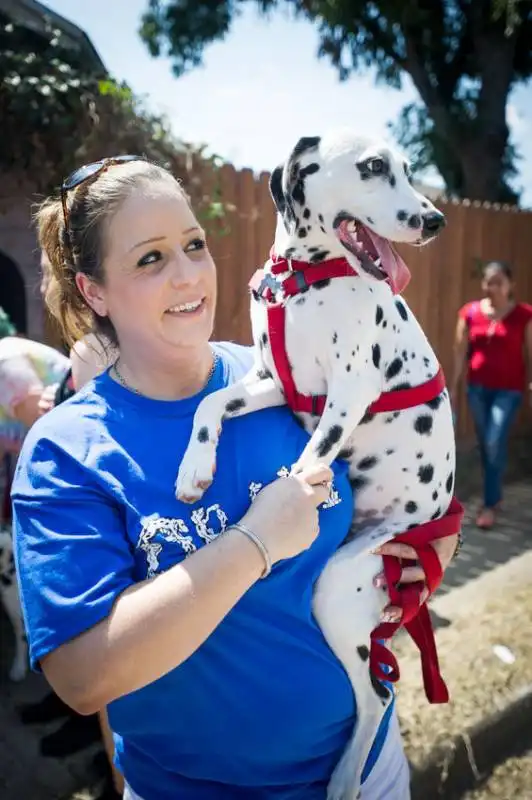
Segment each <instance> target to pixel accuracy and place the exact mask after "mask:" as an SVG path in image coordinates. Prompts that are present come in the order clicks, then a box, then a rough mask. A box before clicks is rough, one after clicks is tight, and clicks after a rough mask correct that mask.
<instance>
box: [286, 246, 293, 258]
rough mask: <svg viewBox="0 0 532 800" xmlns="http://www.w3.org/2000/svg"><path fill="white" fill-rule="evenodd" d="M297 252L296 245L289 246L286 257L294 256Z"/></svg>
mask: <svg viewBox="0 0 532 800" xmlns="http://www.w3.org/2000/svg"><path fill="white" fill-rule="evenodd" d="M295 252H296V248H295V247H288V248H287V250H286V253H285V256H286V258H292V256H293V255H294V253H295Z"/></svg>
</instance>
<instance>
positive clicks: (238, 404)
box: [225, 397, 246, 414]
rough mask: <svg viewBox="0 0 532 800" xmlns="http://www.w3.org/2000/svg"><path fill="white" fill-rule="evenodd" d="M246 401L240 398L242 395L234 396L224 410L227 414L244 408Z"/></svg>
mask: <svg viewBox="0 0 532 800" xmlns="http://www.w3.org/2000/svg"><path fill="white" fill-rule="evenodd" d="M245 406H246V401H245V400H243V399H242V397H235V399H234V400H230V401H229V402H228V403H227V405H226V406H225V410H226V411H227V413H228V414H233V413H234V412H235V411H240V409H241V408H245Z"/></svg>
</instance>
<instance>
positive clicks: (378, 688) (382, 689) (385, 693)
mask: <svg viewBox="0 0 532 800" xmlns="http://www.w3.org/2000/svg"><path fill="white" fill-rule="evenodd" d="M369 678H370V681H371V685H372V686H373V690H374V692H375V694H376V695H377V697H380V698H381V700H387V699H388V697H389V696H390V690H389V689H388V688H387V687H386V686H385V685H384V684H383V683H381V681H380V680H379V679H378V678H376V677H375V675H374V674H373V672H371V670H370V673H369Z"/></svg>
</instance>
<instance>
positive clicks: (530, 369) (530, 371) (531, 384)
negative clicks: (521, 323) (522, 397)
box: [525, 320, 532, 406]
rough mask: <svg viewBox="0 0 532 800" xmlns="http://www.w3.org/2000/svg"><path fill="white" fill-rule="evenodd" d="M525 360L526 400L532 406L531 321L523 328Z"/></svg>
mask: <svg viewBox="0 0 532 800" xmlns="http://www.w3.org/2000/svg"><path fill="white" fill-rule="evenodd" d="M525 360H526V370H527V391H528V400H529V403H530V405H531V406H532V320H530V322H529V323H528V324H527V326H526V328H525Z"/></svg>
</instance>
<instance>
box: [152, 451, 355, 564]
mask: <svg viewBox="0 0 532 800" xmlns="http://www.w3.org/2000/svg"><path fill="white" fill-rule="evenodd" d="M277 474H278V475H279V477H287V476H288V475H289V474H290V471H289V470H288V468H287V467H282V468H281V469H280V470H279V471H278V473H277ZM262 488H263V484H262V483H257V482H255V481H251V483H250V484H249V485H248V492H249V499H250V501H251V502H253V500H255V498H256V497H257V495H258V494H259V492H260V490H261V489H262ZM341 502H342V501H341V499H340V497H339V495H338V492H337V491H336V489H335V488H334V485H333V486H332V488H331V493H330V495H329V498H328V500H327V502H325V503H324V504H323V508H332V507H333V506H336V505H338V503H341ZM227 522H228V518H227V514H226V513H225V511H224V510H223V508H221V506H220V504H219V503H213V505H210V506H208V507H207V508H204V507H203V506H200V507H199V508H195V509H194V511H192V513H191V515H190V521H189V522H188V524H187V522H185V520H184V519H177V518H175V517H159V516H157V515H152V516H151V517H147V518H145V519H144V520H143V524H142V530H141V532H140V536H139V538H138V541H137V549H138V550H142V551H143V552H144V553H145V554H146V562H147V573H146V577H147V578H153V576H154V575H156V574H157V573H158V572H160V571H161V570H160V560H159V556H160V554H161V552H162V550H163V547H164V543H166V542H167V543H168V544H170V543H171V544H177V545H178V546H179V547H180V548H181V550H182V552H183V555H184V556H185V558H186V557H187V556H189V555H190V554H191V553H194V552H195V551H196V550H197V549H198V547H197V545H196V544H195V542H194V538H193V535H192V533H195V534H196V536H197V537H198V538H199V539H201V540H202V541H203V542H205V543H206V544H208V543H209V542H212V541H214V539H216V538H217V536H219V535H220V534H221V533H223V532H224V531H225V529H226V528H227Z"/></svg>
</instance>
